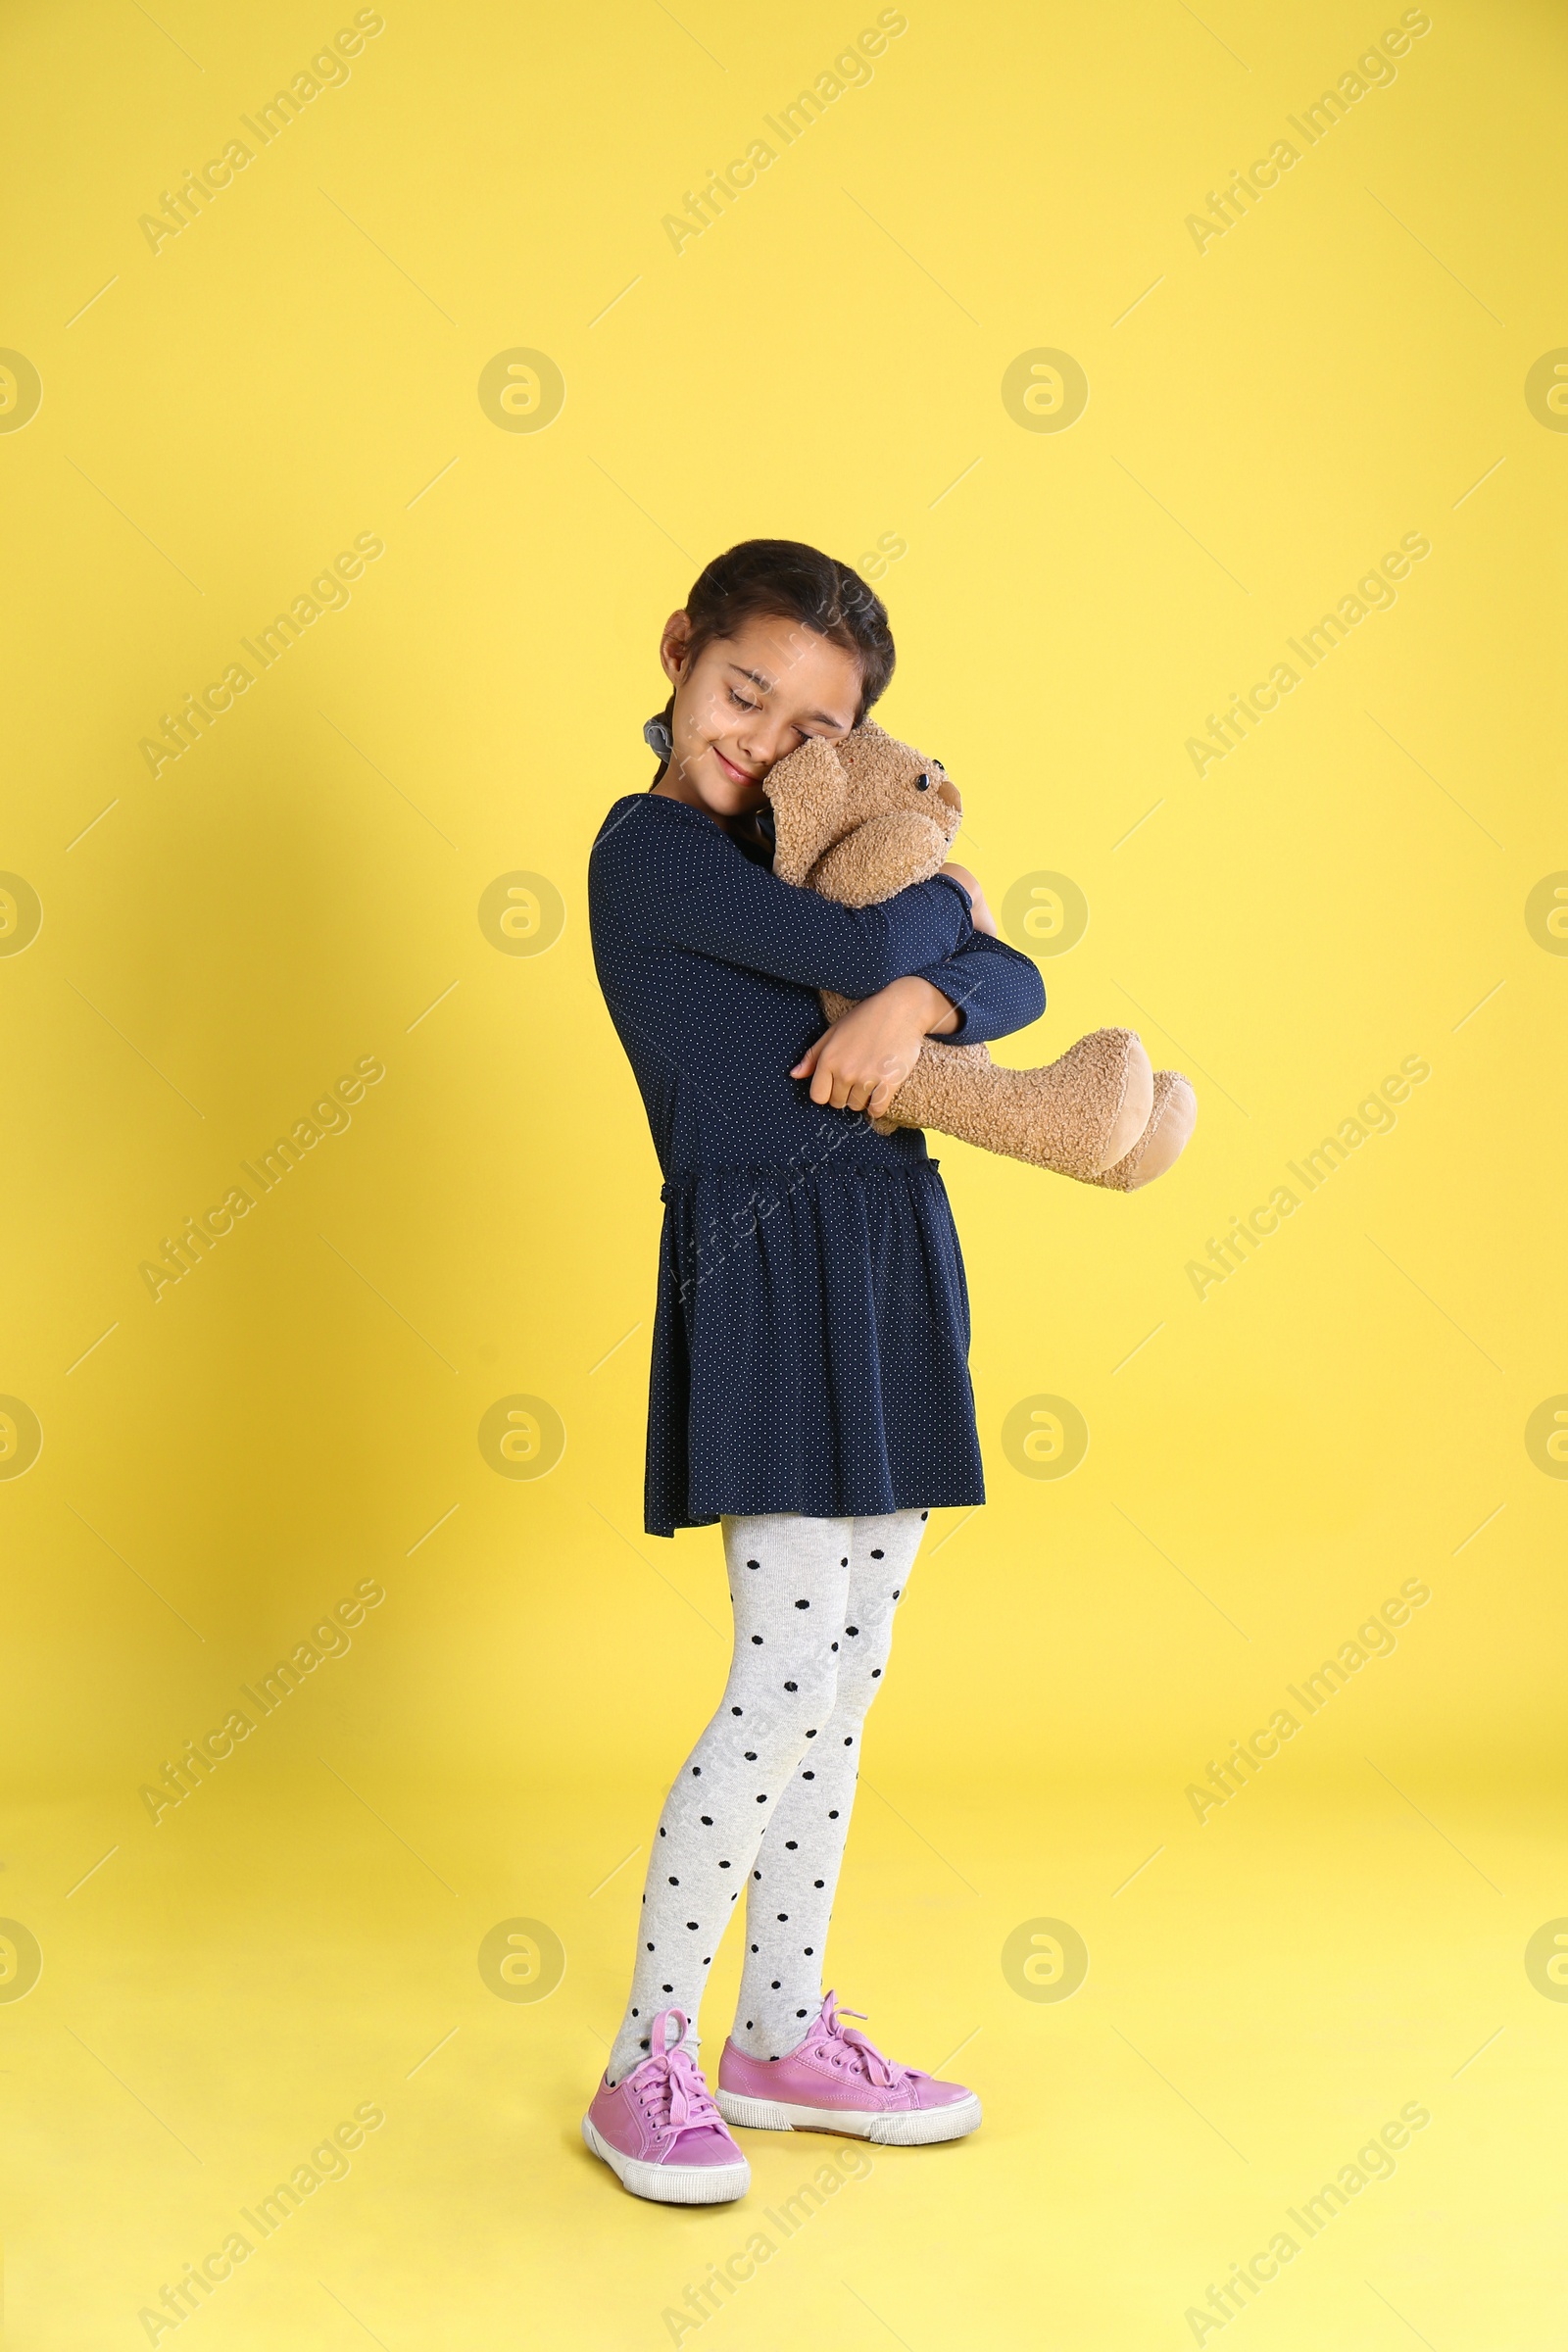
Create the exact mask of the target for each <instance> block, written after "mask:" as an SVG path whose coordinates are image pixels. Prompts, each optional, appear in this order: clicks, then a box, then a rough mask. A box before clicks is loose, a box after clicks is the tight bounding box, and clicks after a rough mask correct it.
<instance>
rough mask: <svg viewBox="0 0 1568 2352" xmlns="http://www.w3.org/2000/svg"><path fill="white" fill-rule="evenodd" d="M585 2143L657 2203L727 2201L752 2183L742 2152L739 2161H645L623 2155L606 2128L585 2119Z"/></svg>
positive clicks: (624, 2181)
mask: <svg viewBox="0 0 1568 2352" xmlns="http://www.w3.org/2000/svg"><path fill="white" fill-rule="evenodd" d="M582 2136H583V2142H584V2145H585V2146H586V2147H587V2148H589V2149H590V2150H591V2152H592V2153H593V2154H594V2155H595V2156H597V2157H598V2158H599V2160H600V2162H601V2163H602V2164H608V2165H609V2167H610V2169H611V2171H612V2172H613V2174H614V2176H615V2179H616V2180H618V2181H619V2182H620V2185H621V2187H622V2188H624V2189H628V2190H629V2191H630V2192H631V2194H632V2195H633V2196H634V2197H647V2198H648V2199H649V2201H650V2202H651V2203H652V2204H655V2205H728V2204H731V2203H732V2202H733V2201H734V2199H735V2198H736V2197H744V2196H745V2194H746V2191H747V2190H748V2189H749V2188H750V2187H751V2185H752V2168H751V2166H750V2165H749V2164H748V2163H747V2161H746V2159H745V2157H744V2156H743V2157H742V2158H741V2159H740V2161H739V2163H738V2164H703V2165H691V2164H688V2165H678V2164H645V2163H644V2162H643V2161H642V2159H641V2157H638V2156H623V2155H622V2154H621V2152H620V2150H619V2148H615V2147H612V2146H611V2143H610V2141H609V2140H608V2139H606V2138H605V2136H604V2134H603V2132H601V2131H596V2130H595V2129H594V2126H593V2123H592V2122H591V2120H590V2119H589V2118H588V2117H587V2116H586V2115H585V2116H584V2117H583V2119H582Z"/></svg>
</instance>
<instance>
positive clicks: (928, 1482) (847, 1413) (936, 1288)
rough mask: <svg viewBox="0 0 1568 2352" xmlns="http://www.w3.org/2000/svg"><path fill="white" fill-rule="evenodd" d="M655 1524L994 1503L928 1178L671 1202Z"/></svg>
mask: <svg viewBox="0 0 1568 2352" xmlns="http://www.w3.org/2000/svg"><path fill="white" fill-rule="evenodd" d="M663 1200H664V1202H665V1208H664V1227H663V1234H662V1242H661V1249H660V1271H659V1305H658V1312H657V1316H656V1321H655V1330H654V1343H653V1373H652V1381H651V1389H650V1399H649V1405H650V1409H649V1422H648V1470H647V1492H646V1513H645V1517H646V1524H647V1527H648V1529H649V1532H650V1533H651V1534H654V1535H670V1534H672V1533H673V1532H674V1530H675V1529H676V1528H677V1527H706V1526H709V1525H711V1523H712V1522H713V1521H714V1520H716V1519H718V1518H720V1517H721V1516H723V1515H724V1514H726V1513H731V1512H733V1513H736V1514H740V1515H746V1516H750V1515H753V1514H757V1513H761V1512H772V1511H800V1512H803V1513H805V1514H807V1515H808V1516H809V1517H811V1518H870V1517H874V1516H878V1515H880V1514H882V1513H884V1512H888V1511H899V1510H915V1509H934V1508H942V1507H949V1506H964V1505H970V1504H976V1503H981V1502H983V1501H984V1500H985V1484H984V1479H983V1475H982V1471H981V1463H980V1449H979V1446H978V1443H977V1440H976V1436H975V1426H974V1397H973V1392H972V1390H971V1387H970V1382H969V1372H968V1364H967V1354H968V1345H969V1299H968V1292H967V1288H966V1285H965V1282H964V1274H963V1260H962V1257H961V1256H960V1254H959V1250H958V1241H957V1235H956V1231H955V1229H954V1223H953V1212H952V1210H951V1208H950V1206H949V1203H948V1196H947V1192H946V1189H945V1188H944V1186H943V1183H942V1179H941V1177H940V1175H939V1174H938V1173H937V1163H936V1162H935V1161H934V1160H919V1161H914V1162H910V1163H908V1164H907V1165H906V1166H904V1167H899V1168H888V1167H886V1166H877V1167H868V1166H854V1165H851V1166H843V1165H835V1166H834V1167H833V1168H831V1169H824V1168H821V1167H817V1168H814V1169H812V1170H810V1171H809V1172H804V1173H803V1172H802V1171H801V1170H799V1169H793V1170H792V1169H788V1168H771V1167H766V1166H751V1167H734V1168H705V1169H703V1170H701V1171H698V1172H694V1173H693V1174H691V1175H689V1176H684V1177H676V1178H674V1179H673V1180H672V1181H670V1182H669V1183H667V1184H665V1186H664V1188H663Z"/></svg>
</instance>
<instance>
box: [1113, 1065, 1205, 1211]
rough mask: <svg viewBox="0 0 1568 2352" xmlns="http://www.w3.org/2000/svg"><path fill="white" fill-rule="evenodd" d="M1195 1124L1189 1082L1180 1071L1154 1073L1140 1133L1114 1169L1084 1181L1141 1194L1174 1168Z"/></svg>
mask: <svg viewBox="0 0 1568 2352" xmlns="http://www.w3.org/2000/svg"><path fill="white" fill-rule="evenodd" d="M1197 1124H1198V1097H1197V1096H1196V1095H1195V1094H1194V1092H1193V1088H1192V1082H1191V1080H1190V1079H1187V1078H1184V1077H1183V1076H1182V1073H1181V1072H1180V1070H1156V1071H1155V1072H1154V1079H1153V1103H1152V1108H1151V1110H1150V1113H1149V1120H1148V1124H1147V1125H1146V1126H1145V1128H1144V1130H1143V1132H1142V1134H1141V1135H1140V1136H1139V1137H1138V1139H1137V1141H1136V1143H1134V1145H1133V1147H1132V1149H1131V1151H1129V1152H1126V1153H1125V1154H1124V1155H1123V1157H1122V1158H1120V1159H1118V1160H1117V1161H1116V1163H1115V1164H1114V1166H1112V1167H1108V1168H1102V1169H1101V1171H1100V1173H1099V1175H1098V1176H1091V1177H1089V1178H1088V1179H1087V1181H1088V1182H1089V1183H1090V1184H1099V1185H1103V1186H1104V1187H1105V1188H1106V1190H1107V1191H1109V1192H1113V1193H1136V1192H1141V1191H1142V1190H1143V1188H1144V1186H1145V1185H1146V1184H1152V1183H1153V1181H1154V1178H1155V1177H1156V1176H1163V1175H1164V1173H1165V1170H1166V1169H1167V1168H1169V1167H1173V1166H1174V1165H1175V1163H1176V1161H1177V1160H1178V1159H1179V1158H1180V1157H1181V1155H1182V1153H1183V1152H1184V1151H1185V1150H1186V1148H1187V1143H1188V1139H1189V1137H1190V1136H1191V1134H1192V1132H1193V1129H1194V1128H1195V1127H1196V1126H1197Z"/></svg>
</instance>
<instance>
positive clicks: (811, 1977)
mask: <svg viewBox="0 0 1568 2352" xmlns="http://www.w3.org/2000/svg"><path fill="white" fill-rule="evenodd" d="M928 1516H929V1514H928V1513H927V1512H925V1511H894V1512H892V1513H891V1514H890V1515H889V1516H888V1517H886V1518H882V1519H857V1520H855V1521H854V1522H853V1524H852V1529H851V1537H850V1555H851V1565H850V1582H849V1590H848V1593H847V1594H846V1600H845V1611H844V1617H843V1620H842V1622H841V1624H840V1625H839V1626H836V1627H835V1628H834V1635H835V1639H836V1640H837V1642H838V1658H837V1664H838V1693H837V1696H836V1698H835V1700H834V1704H833V1713H832V1715H831V1716H830V1717H829V1719H828V1721H827V1723H826V1724H825V1725H824V1726H823V1728H822V1732H821V1736H820V1738H819V1739H818V1740H815V1741H813V1743H812V1746H811V1752H810V1754H809V1755H808V1756H806V1757H804V1758H803V1760H802V1763H801V1766H800V1769H799V1771H798V1772H797V1773H796V1775H795V1777H794V1779H793V1780H792V1781H791V1783H790V1785H789V1787H788V1789H785V1791H784V1793H783V1795H782V1796H781V1797H780V1799H779V1801H778V1804H777V1805H776V1806H775V1807H774V1809H773V1812H772V1817H771V1819H770V1820H769V1822H768V1829H767V1838H765V1839H764V1840H763V1843H762V1850H761V1852H760V1855H759V1856H758V1860H757V1864H756V1867H755V1869H754V1871H753V1874H752V1881H751V1885H750V1887H749V1889H748V1892H747V1903H746V1965H745V1969H744V1971H743V1973H742V1977H741V1993H740V2003H739V2007H738V2008H737V2011H736V2016H735V2026H734V2031H733V2034H732V2035H731V2039H732V2040H733V2041H734V2042H735V2044H736V2046H737V2048H739V2049H741V2050H744V2051H745V2052H746V2054H747V2055H748V2057H752V2058H780V2057H783V2056H784V2054H785V2053H786V2052H787V2051H789V2050H793V2049H794V2048H795V2046H796V2044H797V2043H798V2042H799V2041H800V2040H801V2038H802V2036H803V2035H804V2034H805V2033H806V2031H807V2029H808V2027H809V2025H810V2022H811V2020H812V2018H814V2017H815V2016H816V2014H817V2011H818V2010H819V2009H820V2008H821V2006H822V1951H823V1946H824V1945H825V1943H826V1941H827V1927H828V1918H829V1915H830V1913H831V1912H832V1909H833V1894H834V1889H835V1888H836V1887H837V1885H838V1877H839V1864H840V1863H841V1861H842V1860H843V1858H844V1840H845V1838H846V1836H847V1834H848V1832H849V1827H850V1812H851V1808H852V1807H853V1805H854V1803H855V1782H856V1776H857V1773H858V1769H859V1755H860V1728H861V1726H862V1724H863V1723H864V1721H865V1716H866V1710H867V1709H868V1708H869V1706H870V1704H871V1701H872V1699H873V1698H874V1697H875V1696H876V1694H877V1691H879V1690H880V1689H881V1687H882V1674H883V1669H884V1668H885V1666H886V1665H887V1661H888V1651H889V1648H890V1646H891V1643H892V1640H893V1613H894V1610H895V1609H896V1608H897V1606H898V1602H899V1599H900V1596H901V1595H902V1593H904V1591H905V1589H906V1587H907V1583H908V1577H909V1570H910V1568H911V1567H912V1565H913V1563H914V1555H915V1552H916V1551H917V1550H918V1549H919V1544H920V1538H921V1536H922V1535H923V1534H924V1533H925V1522H926V1519H927V1517H928Z"/></svg>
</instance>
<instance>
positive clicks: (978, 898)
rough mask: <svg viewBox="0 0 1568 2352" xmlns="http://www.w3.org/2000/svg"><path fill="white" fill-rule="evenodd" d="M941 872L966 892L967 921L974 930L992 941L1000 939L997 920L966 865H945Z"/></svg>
mask: <svg viewBox="0 0 1568 2352" xmlns="http://www.w3.org/2000/svg"><path fill="white" fill-rule="evenodd" d="M942 871H943V872H944V873H945V874H951V875H952V877H953V879H954V881H955V882H956V883H957V884H958V886H959V888H960V889H962V890H966V891H967V892H968V894H969V920H970V921H971V922H972V923H973V925H974V927H975V929H976V930H977V931H984V932H985V933H987V935H988V936H989V937H990V938H992V939H1000V938H1001V937H1002V934H1001V932H1000V931H999V930H998V929H997V918H996V916H995V915H994V914H993V913H992V911H991V909H990V907H988V906H987V905H986V894H985V892H984V891H983V890H982V889H981V887H980V885H979V883H978V882H977V881H976V880H975V878H974V876H973V874H971V873H970V871H969V868H968V867H967V866H966V865H954V864H951V863H950V864H947V865H945V866H944V867H943V868H942Z"/></svg>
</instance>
